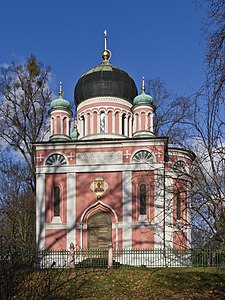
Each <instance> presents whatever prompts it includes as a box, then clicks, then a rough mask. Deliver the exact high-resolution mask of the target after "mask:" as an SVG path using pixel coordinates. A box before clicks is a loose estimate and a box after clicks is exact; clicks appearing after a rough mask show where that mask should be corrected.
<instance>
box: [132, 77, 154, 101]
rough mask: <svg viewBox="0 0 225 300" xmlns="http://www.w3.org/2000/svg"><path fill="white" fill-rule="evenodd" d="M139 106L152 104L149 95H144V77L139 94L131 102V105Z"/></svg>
mask: <svg viewBox="0 0 225 300" xmlns="http://www.w3.org/2000/svg"><path fill="white" fill-rule="evenodd" d="M140 104H153V99H152V97H151V96H150V95H147V94H145V81H144V77H143V78H142V87H141V94H140V95H138V96H136V97H135V98H134V101H133V105H140Z"/></svg>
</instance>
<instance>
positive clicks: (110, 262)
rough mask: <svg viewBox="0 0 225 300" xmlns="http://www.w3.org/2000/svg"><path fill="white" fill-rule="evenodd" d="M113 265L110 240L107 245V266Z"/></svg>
mask: <svg viewBox="0 0 225 300" xmlns="http://www.w3.org/2000/svg"><path fill="white" fill-rule="evenodd" d="M112 266H113V245H112V243H111V242H110V243H109V247H108V268H112Z"/></svg>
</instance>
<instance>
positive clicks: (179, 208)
mask: <svg viewBox="0 0 225 300" xmlns="http://www.w3.org/2000/svg"><path fill="white" fill-rule="evenodd" d="M176 200H177V201H176V207H177V220H180V219H181V198H180V192H177V199H176Z"/></svg>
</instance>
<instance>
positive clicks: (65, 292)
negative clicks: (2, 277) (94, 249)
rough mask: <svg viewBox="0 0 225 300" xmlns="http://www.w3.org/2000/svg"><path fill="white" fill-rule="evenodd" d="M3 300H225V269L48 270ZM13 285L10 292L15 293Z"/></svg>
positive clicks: (28, 279) (34, 275)
mask: <svg viewBox="0 0 225 300" xmlns="http://www.w3.org/2000/svg"><path fill="white" fill-rule="evenodd" d="M24 279H25V280H23V281H20V283H18V284H17V286H16V287H15V292H14V293H13V294H12V293H9V294H11V296H10V297H4V294H1V297H0V298H1V299H2V300H5V299H18V300H20V299H23V300H26V299H27V300H36V299H37V300H66V299H105V300H107V299H116V300H120V299H122V300H125V299H131V300H132V299H137V300H139V299H162V300H163V299H179V300H183V299H193V300H198V299H202V300H203V299H204V300H208V299H221V300H222V299H225V269H222V270H217V269H216V268H161V269H156V268H155V269H148V268H125V267H124V268H120V269H109V270H107V269H105V270H104V269H102V270H94V269H86V270H73V269H45V270H38V271H34V272H32V273H29V275H27V277H26V278H24ZM12 283H13V281H12V280H11V281H10V284H9V289H10V291H12V288H13V287H12Z"/></svg>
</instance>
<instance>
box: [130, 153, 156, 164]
mask: <svg viewBox="0 0 225 300" xmlns="http://www.w3.org/2000/svg"><path fill="white" fill-rule="evenodd" d="M132 162H134V163H152V162H153V156H152V154H151V153H150V152H149V151H147V150H140V151H138V152H136V153H135V154H134V156H133V158H132Z"/></svg>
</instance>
